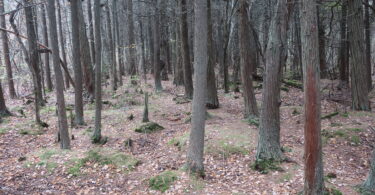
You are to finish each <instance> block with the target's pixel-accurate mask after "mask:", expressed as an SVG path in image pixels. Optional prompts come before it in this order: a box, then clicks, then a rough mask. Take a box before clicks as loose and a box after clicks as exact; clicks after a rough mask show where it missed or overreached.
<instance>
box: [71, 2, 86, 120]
mask: <svg viewBox="0 0 375 195" xmlns="http://www.w3.org/2000/svg"><path fill="white" fill-rule="evenodd" d="M78 1H79V0H71V1H70V3H71V4H70V9H71V25H72V56H73V67H74V79H75V81H74V82H75V88H74V111H75V114H76V116H75V124H76V125H84V120H83V98H82V90H83V87H82V68H81V50H80V49H81V44H80V37H79V34H80V33H79V28H80V27H79V11H78V9H79V5H78V3H79V2H78Z"/></svg>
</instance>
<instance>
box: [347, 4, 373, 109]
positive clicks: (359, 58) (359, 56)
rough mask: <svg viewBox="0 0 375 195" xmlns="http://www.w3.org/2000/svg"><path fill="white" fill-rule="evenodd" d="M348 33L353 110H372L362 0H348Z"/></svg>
mask: <svg viewBox="0 0 375 195" xmlns="http://www.w3.org/2000/svg"><path fill="white" fill-rule="evenodd" d="M348 13H349V14H350V17H348V32H349V35H348V37H349V42H350V43H349V45H350V54H351V55H350V56H351V60H350V66H351V67H350V70H351V71H350V72H351V89H352V108H353V109H354V110H364V111H369V110H371V107H370V102H369V97H368V92H369V91H368V85H367V82H368V79H367V74H366V71H367V68H366V61H365V53H364V52H363V51H365V43H364V41H365V40H364V38H363V33H364V27H363V12H362V0H348Z"/></svg>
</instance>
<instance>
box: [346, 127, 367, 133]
mask: <svg viewBox="0 0 375 195" xmlns="http://www.w3.org/2000/svg"><path fill="white" fill-rule="evenodd" d="M347 130H348V131H352V132H363V131H364V130H363V129H361V128H348V129H347Z"/></svg>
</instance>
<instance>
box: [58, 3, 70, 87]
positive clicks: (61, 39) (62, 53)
mask: <svg viewBox="0 0 375 195" xmlns="http://www.w3.org/2000/svg"><path fill="white" fill-rule="evenodd" d="M57 6H58V10H57V21H58V22H59V37H60V46H61V55H62V60H63V63H64V64H65V65H66V66H68V64H67V60H66V52H65V36H64V34H63V27H62V17H61V6H60V0H57ZM64 78H65V87H66V88H67V89H69V87H70V82H69V74H68V73H66V72H65V71H64Z"/></svg>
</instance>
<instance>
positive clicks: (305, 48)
mask: <svg viewBox="0 0 375 195" xmlns="http://www.w3.org/2000/svg"><path fill="white" fill-rule="evenodd" d="M301 9H302V10H301V39H302V43H304V44H303V45H302V65H303V74H304V89H305V90H304V93H305V106H304V107H305V119H304V120H305V155H304V158H305V186H304V194H309V195H310V194H323V190H324V181H323V162H322V141H321V136H320V126H321V125H320V115H321V114H320V84H319V83H320V75H319V73H320V70H319V69H320V68H319V66H320V64H319V32H318V19H317V7H316V0H303V1H302V7H301Z"/></svg>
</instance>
